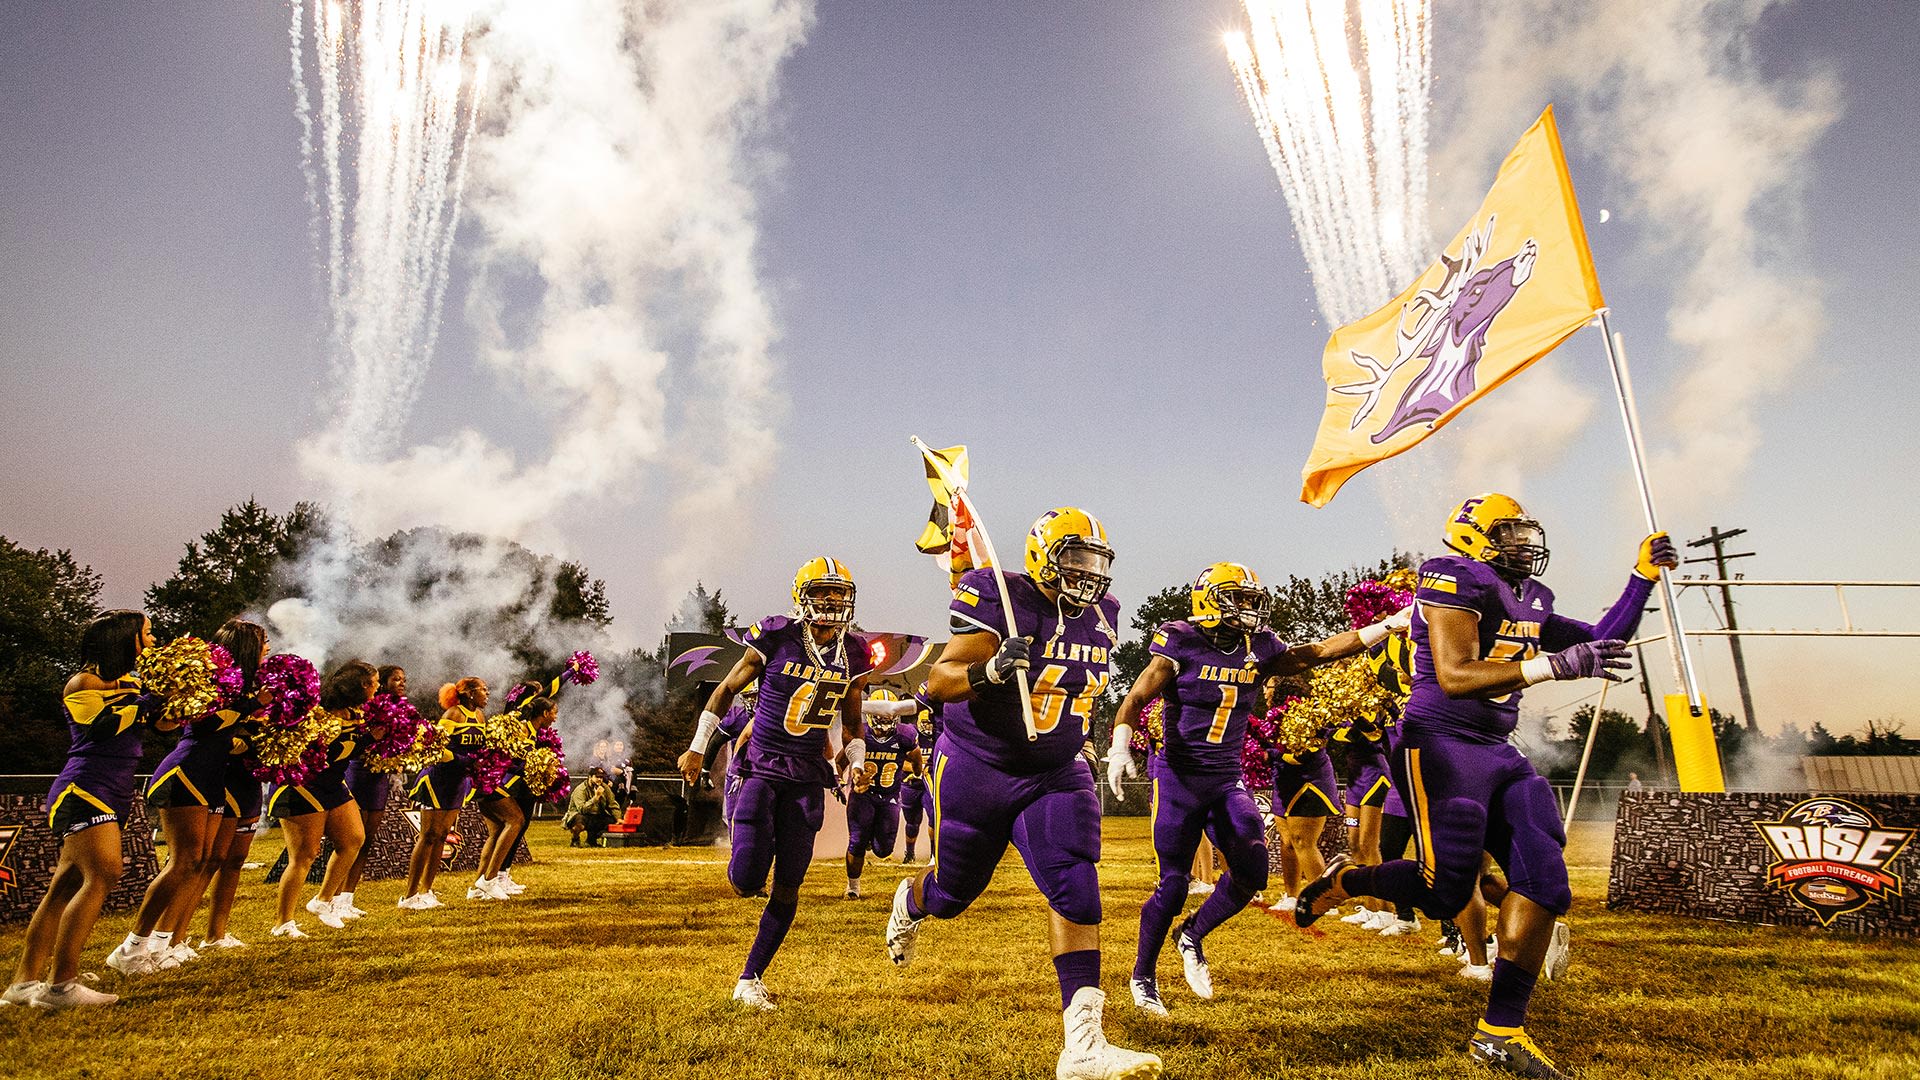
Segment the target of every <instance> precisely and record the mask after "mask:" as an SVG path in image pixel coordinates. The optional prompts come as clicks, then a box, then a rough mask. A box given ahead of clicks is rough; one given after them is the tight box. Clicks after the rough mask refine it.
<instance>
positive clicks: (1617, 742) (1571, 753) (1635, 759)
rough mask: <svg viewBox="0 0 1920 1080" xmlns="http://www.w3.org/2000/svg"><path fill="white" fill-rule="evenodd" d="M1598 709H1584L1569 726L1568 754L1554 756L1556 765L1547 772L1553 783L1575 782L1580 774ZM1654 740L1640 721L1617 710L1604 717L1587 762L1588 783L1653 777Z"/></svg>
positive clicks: (1566, 752) (1589, 706)
mask: <svg viewBox="0 0 1920 1080" xmlns="http://www.w3.org/2000/svg"><path fill="white" fill-rule="evenodd" d="M1593 722H1594V709H1593V706H1591V705H1582V706H1581V707H1580V708H1579V709H1578V710H1577V711H1576V712H1575V713H1574V714H1573V719H1572V721H1571V722H1570V723H1569V725H1568V728H1569V730H1568V732H1567V737H1566V739H1565V747H1566V750H1565V752H1564V753H1559V754H1554V755H1551V760H1553V761H1555V762H1556V764H1555V765H1554V766H1553V767H1552V768H1549V769H1548V770H1547V772H1546V776H1547V779H1549V780H1572V779H1573V778H1574V777H1575V776H1577V775H1578V774H1579V772H1580V755H1581V753H1582V752H1583V751H1584V750H1585V749H1586V744H1587V733H1588V732H1589V731H1592V730H1593ZM1652 771H1653V740H1652V739H1650V738H1648V737H1647V732H1646V729H1645V728H1643V727H1642V726H1641V723H1640V721H1638V720H1635V719H1633V718H1632V717H1629V716H1628V715H1626V714H1625V713H1622V712H1619V711H1617V710H1614V709H1606V710H1604V711H1602V712H1601V713H1600V730H1599V731H1597V732H1595V733H1594V736H1593V755H1592V757H1590V758H1589V759H1588V761H1587V779H1588V780H1590V781H1597V780H1620V781H1624V780H1626V778H1627V774H1628V773H1630V772H1637V773H1640V774H1642V775H1651V774H1652Z"/></svg>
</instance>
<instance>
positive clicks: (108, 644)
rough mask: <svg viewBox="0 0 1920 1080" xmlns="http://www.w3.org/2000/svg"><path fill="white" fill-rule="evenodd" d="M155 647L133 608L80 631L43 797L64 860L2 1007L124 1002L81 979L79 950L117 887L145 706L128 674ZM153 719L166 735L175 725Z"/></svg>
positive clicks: (55, 871)
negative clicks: (59, 754)
mask: <svg viewBox="0 0 1920 1080" xmlns="http://www.w3.org/2000/svg"><path fill="white" fill-rule="evenodd" d="M152 644H153V631H152V628H151V627H150V626H149V625H148V623H147V617H146V616H145V615H143V614H141V613H140V612H138V611H108V612H104V613H102V614H100V615H97V616H95V617H94V619H93V621H92V622H90V623H88V624H87V628H86V629H85V630H84V631H82V632H81V635H80V671H79V673H78V674H76V675H74V676H73V677H72V678H71V679H68V680H67V684H66V688H65V690H64V691H63V696H62V699H61V704H62V706H63V707H64V708H65V710H66V714H67V729H68V734H69V736H70V737H71V739H72V740H73V741H72V747H71V749H69V750H68V751H67V763H66V766H65V767H64V768H62V769H61V770H60V775H59V776H58V777H56V778H55V779H54V782H53V788H52V789H51V790H50V791H48V793H47V827H48V828H49V829H51V830H52V831H53V834H54V835H55V836H58V837H60V861H59V863H58V864H57V865H55V866H54V868H53V878H52V881H51V882H50V883H49V884H48V887H47V895H46V896H45V897H43V898H41V901H40V906H39V907H38V908H36V909H35V910H34V913H33V921H32V922H29V923H28V924H27V940H26V948H25V950H24V951H23V952H22V953H21V955H20V964H19V966H18V967H16V968H15V969H14V972H13V982H12V983H11V984H10V985H9V986H8V987H7V989H6V992H5V993H4V994H0V1002H4V1003H5V1004H7V1005H32V1006H34V1007H35V1008H41V1009H65V1008H71V1007H73V1006H78V1005H111V1004H113V1003H114V1002H116V1001H118V1000H120V999H119V997H118V995H115V994H103V993H101V992H99V991H97V990H94V989H92V988H91V987H88V986H87V985H85V984H84V983H83V982H82V981H81V979H80V950H81V949H82V948H83V947H84V946H85V945H86V942H87V935H88V934H89V933H91V932H92V931H93V924H94V921H95V920H97V919H98V918H99V917H100V909H101V908H102V907H104V906H105V905H106V902H107V893H108V892H109V891H110V890H112V888H113V886H114V883H115V882H117V881H119V880H120V867H121V852H120V823H121V822H122V821H124V820H126V818H127V815H128V812H129V811H130V810H131V808H132V805H133V785H134V771H135V770H136V769H138V768H139V766H140V724H141V722H142V721H143V720H145V719H147V717H146V716H145V715H144V713H145V710H144V709H143V706H145V705H147V704H148V703H149V700H150V699H143V698H142V697H141V694H140V689H141V687H140V681H139V680H138V679H136V678H134V677H133V669H134V665H135V664H136V663H137V662H138V659H139V656H140V652H141V650H143V649H145V648H147V647H148V646H150V645H152ZM150 722H151V725H152V726H153V727H154V728H156V729H158V730H163V731H164V730H169V729H170V728H172V727H176V726H178V725H174V724H168V723H166V722H163V721H157V720H155V721H150ZM49 969H51V978H47V976H48V974H49Z"/></svg>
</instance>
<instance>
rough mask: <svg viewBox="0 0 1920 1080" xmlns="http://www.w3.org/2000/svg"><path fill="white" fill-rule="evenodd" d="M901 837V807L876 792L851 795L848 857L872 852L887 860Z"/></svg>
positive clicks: (848, 816)
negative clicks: (862, 852) (895, 841)
mask: <svg viewBox="0 0 1920 1080" xmlns="http://www.w3.org/2000/svg"><path fill="white" fill-rule="evenodd" d="M899 835H900V805H899V804H898V803H896V802H894V801H893V800H892V799H888V798H883V797H881V796H877V795H874V794H873V793H872V792H867V791H856V792H854V793H853V794H851V795H849V796H847V854H849V855H854V854H857V853H859V852H861V851H871V852H873V853H874V854H875V855H878V856H879V857H880V858H882V859H884V858H886V857H887V856H889V855H891V854H893V842H894V840H895V839H897V838H898V837H899Z"/></svg>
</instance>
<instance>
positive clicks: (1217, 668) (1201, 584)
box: [1107, 563, 1398, 1016]
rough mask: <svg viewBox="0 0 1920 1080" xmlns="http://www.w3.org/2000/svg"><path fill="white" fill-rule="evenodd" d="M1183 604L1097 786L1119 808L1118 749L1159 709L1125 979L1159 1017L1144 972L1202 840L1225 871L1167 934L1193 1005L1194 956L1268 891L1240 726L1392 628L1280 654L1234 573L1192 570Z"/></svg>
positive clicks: (1254, 589)
mask: <svg viewBox="0 0 1920 1080" xmlns="http://www.w3.org/2000/svg"><path fill="white" fill-rule="evenodd" d="M1191 602H1192V608H1193V615H1192V617H1191V618H1189V619H1180V620H1176V621H1174V622H1170V623H1166V624H1165V625H1163V626H1161V627H1160V628H1159V629H1158V630H1156V631H1155V632H1154V634H1153V637H1152V639H1151V641H1150V643H1149V644H1148V646H1147V652H1148V654H1149V659H1148V661H1147V666H1146V669H1145V670H1143V671H1142V672H1141V673H1140V677H1139V678H1138V679H1135V680H1134V683H1133V688H1132V689H1131V690H1130V691H1128V693H1127V698H1126V700H1125V701H1123V702H1121V704H1120V712H1119V714H1118V716H1117V717H1116V718H1115V720H1114V727H1113V746H1112V749H1111V750H1109V752H1108V755H1107V782H1108V785H1109V786H1110V787H1112V789H1113V794H1114V797H1115V798H1123V797H1124V796H1123V795H1122V787H1121V781H1122V780H1124V779H1125V778H1126V777H1127V776H1130V775H1137V768H1136V766H1135V764H1134V760H1133V753H1132V751H1131V750H1130V749H1129V748H1128V746H1127V740H1128V739H1130V738H1131V737H1132V735H1133V729H1134V727H1135V726H1136V725H1137V723H1138V721H1139V718H1140V714H1141V712H1142V711H1143V710H1144V709H1145V708H1146V707H1147V705H1148V703H1150V702H1152V701H1153V700H1154V699H1156V698H1164V699H1165V701H1166V712H1165V714H1164V718H1163V720H1162V722H1161V730H1162V732H1163V741H1162V742H1161V744H1160V747H1159V749H1158V751H1157V752H1156V753H1154V754H1153V756H1152V757H1151V758H1149V759H1148V764H1147V772H1148V775H1149V776H1151V777H1152V779H1153V851H1154V858H1155V860H1156V861H1157V862H1158V864H1159V868H1160V883H1159V886H1158V887H1157V888H1156V889H1155V890H1154V891H1153V893H1152V895H1150V896H1148V897H1147V901H1146V903H1145V904H1144V905H1143V906H1142V907H1141V909H1140V945H1139V950H1138V952H1137V953H1136V954H1135V958H1134V964H1133V979H1132V990H1133V1003H1134V1004H1135V1005H1138V1006H1139V1007H1140V1008H1142V1009H1145V1010H1146V1011H1147V1012H1150V1013H1153V1014H1154V1015H1156V1016H1165V1015H1166V1014H1167V1008H1166V1004H1165V1003H1164V1002H1162V1001H1161V999H1160V989H1159V984H1158V981H1157V979H1156V976H1155V968H1156V965H1157V963H1158V961H1159V958H1160V948H1161V945H1162V943H1164V942H1165V940H1166V938H1167V930H1168V928H1169V927H1171V926H1173V921H1174V918H1175V917H1176V916H1178V915H1179V914H1180V911H1181V909H1182V908H1183V907H1185V906H1186V902H1187V892H1188V885H1189V879H1190V875H1191V871H1192V868H1193V858H1194V853H1195V851H1197V850H1198V848H1199V846H1200V838H1201V836H1202V835H1206V836H1209V837H1211V838H1212V839H1213V843H1214V845H1215V846H1216V847H1218V848H1219V849H1220V851H1221V853H1222V854H1223V855H1224V856H1225V857H1226V863H1227V872H1226V873H1225V874H1224V875H1222V876H1221V878H1220V880H1219V881H1218V882H1217V883H1216V884H1215V886H1214V889H1213V892H1212V893H1211V894H1210V895H1209V896H1208V897H1207V899H1206V900H1205V901H1204V902H1203V903H1202V904H1201V905H1200V909H1199V910H1198V911H1196V912H1194V914H1193V915H1191V916H1189V917H1188V918H1187V919H1186V920H1185V921H1183V922H1182V923H1181V924H1180V925H1179V927H1177V928H1175V929H1174V931H1173V938H1174V948H1176V949H1177V950H1178V951H1179V953H1180V961H1181V965H1182V967H1183V968H1184V970H1185V973H1186V979H1187V986H1188V988H1190V989H1191V990H1192V991H1193V992H1194V994H1195V995H1197V996H1199V997H1202V998H1211V997H1212V996H1213V977H1212V975H1211V973H1210V972H1209V971H1208V968H1207V959H1206V953H1205V951H1204V950H1203V948H1202V942H1203V941H1204V940H1205V939H1206V936H1207V934H1208V933H1209V932H1210V931H1212V930H1213V928H1214V927H1216V926H1219V925H1220V924H1221V923H1223V922H1226V921H1227V920H1228V919H1230V918H1232V917H1233V916H1234V914H1235V913H1237V912H1239V910H1240V909H1241V908H1244V907H1246V906H1247V904H1248V902H1249V901H1251V900H1252V899H1253V897H1254V895H1255V894H1256V893H1258V892H1260V890H1262V889H1264V888H1266V887H1267V841H1266V833H1265V828H1264V826H1263V823H1262V820H1261V815H1260V809H1259V808H1258V807H1257V806H1255V805H1254V803H1253V798H1252V797H1251V796H1250V795H1248V794H1247V791H1246V788H1245V785H1244V784H1242V782H1241V779H1240V777H1241V770H1240V752H1241V749H1242V747H1243V746H1244V744H1245V743H1246V738H1247V718H1248V717H1249V716H1250V715H1251V714H1252V713H1253V710H1254V708H1255V707H1257V706H1258V705H1259V704H1260V696H1261V695H1260V690H1261V686H1262V685H1263V684H1264V683H1265V682H1266V680H1267V679H1269V678H1273V677H1276V676H1282V675H1292V674H1297V673H1299V672H1302V671H1305V670H1307V669H1309V668H1312V667H1315V666H1318V665H1320V664H1325V663H1328V662H1330V661H1333V660H1338V659H1341V658H1342V657H1346V656H1352V655H1353V654H1354V653H1357V652H1359V651H1360V650H1362V649H1364V648H1366V647H1367V646H1369V645H1372V644H1374V643H1376V642H1378V641H1380V640H1381V639H1383V638H1385V637H1386V636H1387V634H1388V633H1389V632H1390V624H1391V622H1392V620H1389V622H1385V623H1379V624H1376V625H1373V626H1369V627H1365V628H1364V629H1361V630H1349V631H1347V632H1346V633H1343V634H1335V635H1334V636H1332V637H1330V638H1327V639H1325V640H1324V641H1316V642H1312V643H1311V644H1305V645H1293V646H1289V645H1287V644H1286V643H1285V642H1282V641H1281V640H1280V638H1279V636H1278V635H1276V634H1275V633H1274V632H1273V631H1272V630H1270V629H1268V628H1267V616H1268V615H1269V614H1270V613H1271V612H1272V610H1273V597H1272V595H1271V594H1269V593H1268V592H1267V590H1266V589H1265V588H1263V587H1262V586H1261V584H1260V579H1259V577H1258V576H1256V575H1255V574H1254V572H1253V571H1251V570H1249V569H1247V568H1246V567H1244V566H1242V565H1240V564H1239V563H1215V564H1213V565H1212V566H1209V567H1207V568H1206V569H1205V570H1203V571H1201V572H1200V576H1199V577H1198V578H1196V579H1195V580H1194V583H1193V589H1192V594H1191ZM1396 618H1398V617H1396ZM1326 786H1328V787H1329V788H1331V786H1332V785H1331V784H1328V785H1326ZM1323 801H1324V800H1323ZM1316 831H1317V830H1316Z"/></svg>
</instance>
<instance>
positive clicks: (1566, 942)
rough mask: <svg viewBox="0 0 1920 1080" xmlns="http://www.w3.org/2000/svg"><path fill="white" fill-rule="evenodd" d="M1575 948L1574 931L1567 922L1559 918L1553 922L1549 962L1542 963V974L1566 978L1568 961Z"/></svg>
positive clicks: (1548, 950)
mask: <svg viewBox="0 0 1920 1080" xmlns="http://www.w3.org/2000/svg"><path fill="white" fill-rule="evenodd" d="M1572 948H1573V931H1572V930H1570V929H1568V928H1567V924H1566V923H1564V922H1560V921H1558V920H1555V921H1554V924H1553V940H1552V941H1549V942H1548V943H1547V962H1546V963H1544V964H1541V965H1540V974H1542V975H1545V976H1546V977H1547V978H1549V979H1564V978H1566V976H1567V961H1568V958H1569V953H1571V951H1572Z"/></svg>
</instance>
